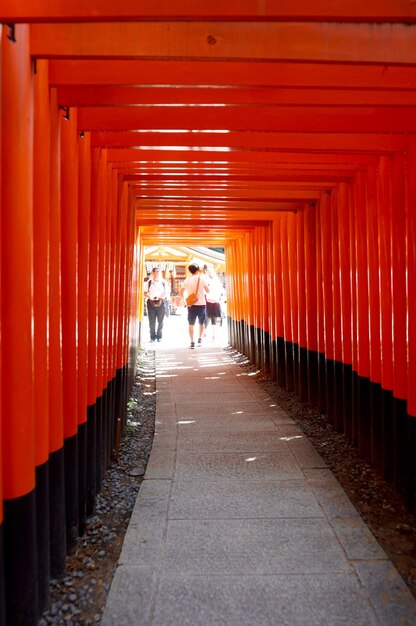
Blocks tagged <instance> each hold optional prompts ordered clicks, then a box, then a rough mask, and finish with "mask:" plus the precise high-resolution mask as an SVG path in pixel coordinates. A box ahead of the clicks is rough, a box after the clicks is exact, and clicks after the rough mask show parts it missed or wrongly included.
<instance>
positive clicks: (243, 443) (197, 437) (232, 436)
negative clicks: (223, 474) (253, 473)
mask: <svg viewBox="0 0 416 626" xmlns="http://www.w3.org/2000/svg"><path fill="white" fill-rule="evenodd" d="M286 441H287V436H286V435H285V433H281V432H280V430H279V429H278V427H275V429H274V430H273V431H272V432H265V433H262V432H254V433H239V432H236V433H229V434H227V435H226V436H224V435H223V434H219V435H218V434H216V433H200V432H195V433H192V432H187V431H186V432H182V431H181V433H180V435H179V438H178V450H180V451H188V452H191V451H199V450H203V451H204V452H273V451H278V450H281V449H282V448H286V447H287V443H286Z"/></svg>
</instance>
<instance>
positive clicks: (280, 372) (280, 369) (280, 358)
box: [276, 337, 286, 387]
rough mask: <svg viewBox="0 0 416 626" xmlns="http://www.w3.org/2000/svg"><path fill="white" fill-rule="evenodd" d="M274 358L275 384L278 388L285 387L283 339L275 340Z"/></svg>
mask: <svg viewBox="0 0 416 626" xmlns="http://www.w3.org/2000/svg"><path fill="white" fill-rule="evenodd" d="M276 358H277V384H278V385H279V387H286V354H285V340H284V339H283V337H278V338H277V339H276Z"/></svg>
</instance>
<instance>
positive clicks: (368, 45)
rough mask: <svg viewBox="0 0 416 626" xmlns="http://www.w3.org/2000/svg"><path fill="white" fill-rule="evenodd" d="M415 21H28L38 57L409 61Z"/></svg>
mask: <svg viewBox="0 0 416 626" xmlns="http://www.w3.org/2000/svg"><path fill="white" fill-rule="evenodd" d="M415 41H416V25H404V24H347V23H342V24H340V23H308V22H303V23H293V22H281V23H273V22H267V23H260V22H244V23H243V22H212V23H210V22H185V23H184V22H146V23H138V22H136V23H129V22H113V23H111V24H33V25H32V26H31V54H32V55H33V56H35V57H39V58H48V59H51V58H65V57H67V58H68V57H73V58H82V57H85V58H90V59H97V58H100V57H104V58H111V57H113V58H122V59H129V58H130V59H133V58H149V59H152V58H153V59H155V58H160V59H164V58H165V59H184V60H185V59H203V58H207V59H216V60H232V59H233V60H236V61H238V60H241V59H248V60H250V61H253V60H267V59H276V60H287V61H324V62H328V63H334V62H337V63H382V64H386V63H401V64H413V63H415V62H416V46H415Z"/></svg>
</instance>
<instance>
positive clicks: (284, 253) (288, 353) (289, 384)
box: [280, 215, 294, 391]
mask: <svg viewBox="0 0 416 626" xmlns="http://www.w3.org/2000/svg"><path fill="white" fill-rule="evenodd" d="M280 236H281V239H280V241H281V246H280V253H281V265H282V287H283V288H282V292H283V328H284V345H285V381H286V389H287V390H288V391H293V390H294V371H293V334H292V314H291V293H290V273H289V256H288V236H289V235H288V216H287V215H285V216H284V217H282V221H281V227H280Z"/></svg>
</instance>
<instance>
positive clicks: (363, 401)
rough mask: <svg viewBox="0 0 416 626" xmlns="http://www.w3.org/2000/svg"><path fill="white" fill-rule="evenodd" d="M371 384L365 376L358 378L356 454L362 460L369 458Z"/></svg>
mask: <svg viewBox="0 0 416 626" xmlns="http://www.w3.org/2000/svg"><path fill="white" fill-rule="evenodd" d="M370 394H371V384H370V379H369V378H367V377H365V376H359V377H358V452H359V454H360V456H361V457H362V458H363V459H367V460H370V458H371V407H370Z"/></svg>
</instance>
